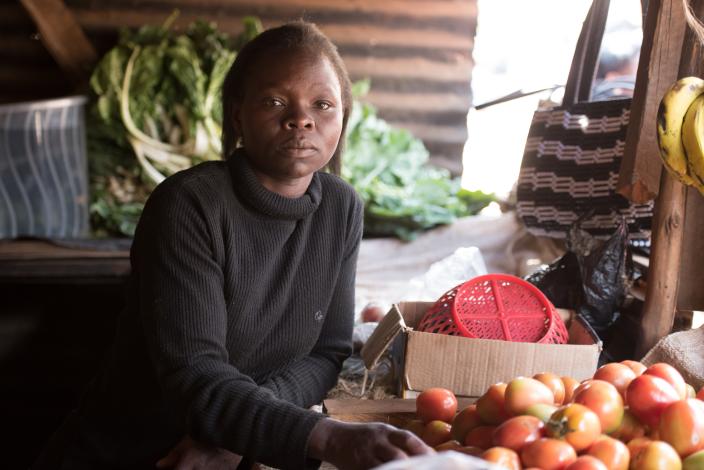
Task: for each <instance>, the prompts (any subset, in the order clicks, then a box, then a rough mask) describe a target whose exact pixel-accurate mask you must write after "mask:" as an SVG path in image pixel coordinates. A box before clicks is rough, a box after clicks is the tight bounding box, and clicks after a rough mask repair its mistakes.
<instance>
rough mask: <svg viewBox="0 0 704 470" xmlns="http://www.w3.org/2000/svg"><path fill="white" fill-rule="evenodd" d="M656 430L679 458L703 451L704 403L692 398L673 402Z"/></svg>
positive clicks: (666, 409) (664, 412)
mask: <svg viewBox="0 0 704 470" xmlns="http://www.w3.org/2000/svg"><path fill="white" fill-rule="evenodd" d="M658 430H659V431H660V433H659V436H660V439H662V440H663V441H665V442H667V443H668V444H670V445H671V446H672V447H674V449H675V450H676V451H677V453H678V454H680V456H681V457H687V456H689V455H691V454H693V453H695V452H697V451H699V450H704V403H703V402H701V401H700V400H696V399H693V398H689V399H687V400H681V401H676V402H674V403H673V404H671V405H670V406H668V407H667V408H665V411H663V413H662V416H660V425H659V427H658Z"/></svg>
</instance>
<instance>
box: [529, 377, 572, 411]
mask: <svg viewBox="0 0 704 470" xmlns="http://www.w3.org/2000/svg"><path fill="white" fill-rule="evenodd" d="M533 378H534V379H535V380H537V381H539V382H542V383H543V384H545V385H546V386H547V387H548V388H549V389H550V391H551V392H552V394H553V396H554V397H555V401H554V403H555V404H556V405H562V402H563V401H565V384H564V383H563V382H562V379H561V378H560V376H559V375H555V374H551V373H550V372H541V373H540V374H535V375H534V376H533Z"/></svg>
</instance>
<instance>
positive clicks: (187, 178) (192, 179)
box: [155, 160, 230, 194]
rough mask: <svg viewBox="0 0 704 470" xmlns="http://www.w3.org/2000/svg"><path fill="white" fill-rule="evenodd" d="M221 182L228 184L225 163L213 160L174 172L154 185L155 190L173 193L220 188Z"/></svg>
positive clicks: (228, 179) (228, 178)
mask: <svg viewBox="0 0 704 470" xmlns="http://www.w3.org/2000/svg"><path fill="white" fill-rule="evenodd" d="M223 184H230V176H229V172H228V167H227V163H226V162H225V161H223V160H214V161H207V162H202V163H199V164H197V165H194V166H192V167H190V168H187V169H185V170H182V171H179V172H178V173H174V174H173V175H171V176H169V177H168V178H166V179H165V180H164V181H162V182H161V183H160V184H159V185H158V186H157V187H156V189H155V192H166V193H170V194H173V193H179V192H189V191H196V192H199V191H208V190H209V189H211V188H214V189H217V188H220V189H222V186H223Z"/></svg>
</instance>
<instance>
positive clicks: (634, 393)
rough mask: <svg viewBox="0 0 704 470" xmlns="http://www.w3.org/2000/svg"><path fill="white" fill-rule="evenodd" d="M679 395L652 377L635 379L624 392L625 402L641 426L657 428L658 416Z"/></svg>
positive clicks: (676, 399) (646, 376)
mask: <svg viewBox="0 0 704 470" xmlns="http://www.w3.org/2000/svg"><path fill="white" fill-rule="evenodd" d="M679 399H680V398H679V395H678V394H677V392H676V391H675V389H674V388H672V386H671V385H670V384H669V383H668V382H666V381H665V380H663V379H661V378H660V377H656V376H654V375H649V374H643V375H641V376H640V377H636V378H635V379H633V382H631V385H629V386H628V390H627V391H626V402H627V404H628V408H629V409H630V410H631V412H632V413H633V414H634V415H635V416H636V418H638V420H640V421H641V422H642V423H643V424H645V425H647V426H651V427H653V428H657V426H658V422H659V421H660V415H661V414H662V412H663V411H664V410H665V408H667V406H668V405H669V404H671V403H674V402H676V401H678V400H679Z"/></svg>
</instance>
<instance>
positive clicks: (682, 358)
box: [641, 327, 704, 390]
mask: <svg viewBox="0 0 704 470" xmlns="http://www.w3.org/2000/svg"><path fill="white" fill-rule="evenodd" d="M641 362H643V364H645V365H647V366H651V365H653V364H655V363H657V362H666V363H667V364H670V365H671V366H673V367H674V368H675V369H677V370H678V371H680V373H681V374H682V377H684V380H685V382H687V383H688V384H690V385H691V386H692V387H694V389H695V390H699V389H700V388H701V387H702V386H704V327H701V328H696V329H694V330H687V331H680V332H677V333H672V334H670V335H667V336H665V337H664V338H662V339H661V340H660V341H658V343H657V344H656V345H655V346H654V347H653V349H651V350H650V351H649V352H648V354H646V355H645V357H644V358H643V360H642V361H641Z"/></svg>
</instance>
